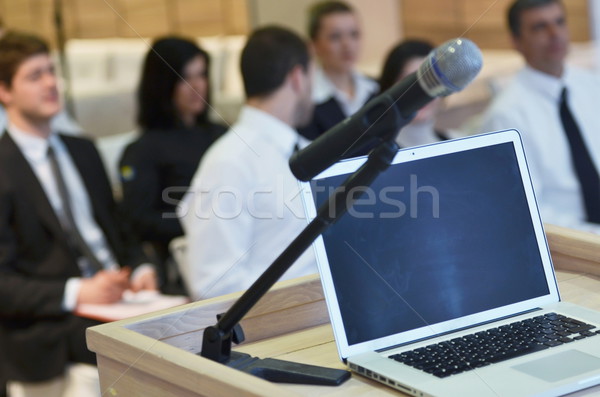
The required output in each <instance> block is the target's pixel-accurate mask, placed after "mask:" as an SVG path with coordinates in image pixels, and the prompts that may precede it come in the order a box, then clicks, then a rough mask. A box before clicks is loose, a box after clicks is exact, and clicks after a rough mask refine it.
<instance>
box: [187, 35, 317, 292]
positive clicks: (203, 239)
mask: <svg viewBox="0 0 600 397" xmlns="http://www.w3.org/2000/svg"><path fill="white" fill-rule="evenodd" d="M241 70H242V77H243V81H244V89H245V92H246V104H245V106H244V107H243V108H242V111H241V113H240V116H239V119H238V121H237V122H236V124H235V125H233V126H232V127H231V129H230V130H229V131H228V132H227V133H225V135H224V136H223V137H222V138H220V139H219V140H218V141H217V142H215V144H214V145H213V146H211V147H210V149H208V152H207V153H206V155H205V156H204V158H203V159H202V162H201V163H200V168H199V169H198V171H197V173H196V174H195V175H194V179H193V183H192V187H191V188H190V190H189V191H188V193H187V194H186V195H185V197H184V199H183V201H182V204H181V206H180V207H179V209H178V213H179V215H180V216H181V222H182V224H183V228H184V230H185V236H186V239H187V261H186V263H187V265H188V268H187V270H186V271H183V272H182V273H183V274H187V275H189V277H188V279H187V282H186V284H187V285H188V287H189V288H188V289H189V290H190V293H191V295H192V297H193V298H194V299H206V298H210V297H214V296H218V295H222V294H227V293H230V292H236V291H241V290H244V289H247V288H248V287H249V286H250V285H251V284H252V283H253V282H254V281H256V279H257V278H258V277H259V276H260V275H261V274H262V272H263V271H264V270H265V269H267V267H268V266H269V265H271V263H272V262H273V261H274V260H275V259H276V258H277V257H278V256H279V254H281V252H283V250H284V249H285V248H286V247H287V246H288V245H289V244H290V243H291V242H292V240H294V239H295V238H296V236H297V235H298V234H299V233H300V232H301V231H302V230H303V229H304V227H306V225H307V221H306V217H305V215H304V208H303V205H302V200H301V197H300V194H299V192H300V191H299V186H298V181H297V180H296V178H295V177H294V176H293V175H292V172H291V171H290V168H289V165H288V160H289V158H290V156H291V155H292V154H293V153H294V150H296V148H298V147H300V146H302V144H303V143H306V142H303V140H302V139H301V137H300V135H298V133H297V132H296V129H295V128H297V127H300V126H302V125H305V124H306V123H308V121H309V120H310V117H311V114H312V109H313V104H312V101H311V78H312V73H311V71H312V69H311V63H310V56H309V53H308V48H307V46H306V43H304V41H302V39H301V38H300V37H298V36H297V35H296V34H294V33H292V32H291V31H289V30H287V29H283V28H279V27H265V28H261V29H258V30H256V31H254V32H253V33H252V34H251V35H250V37H249V38H248V42H247V43H246V46H245V47H244V49H243V51H242V55H241ZM316 270H317V268H316V263H315V256H314V253H313V252H312V250H308V251H307V252H305V253H304V254H303V255H302V256H301V257H300V258H299V259H298V261H296V263H295V264H294V265H293V266H292V267H291V268H290V269H289V270H288V271H287V272H286V273H285V275H284V279H289V278H294V277H299V276H304V275H307V274H311V273H315V272H316Z"/></svg>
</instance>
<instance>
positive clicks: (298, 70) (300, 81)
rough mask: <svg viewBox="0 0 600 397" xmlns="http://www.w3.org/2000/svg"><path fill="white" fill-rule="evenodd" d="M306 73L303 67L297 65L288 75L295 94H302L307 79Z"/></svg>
mask: <svg viewBox="0 0 600 397" xmlns="http://www.w3.org/2000/svg"><path fill="white" fill-rule="evenodd" d="M305 75H306V71H305V70H304V68H303V67H302V65H296V66H294V67H293V68H292V70H290V73H289V74H288V78H289V79H290V84H291V86H292V88H293V89H294V92H297V93H299V92H302V89H303V85H304V84H305V83H304V80H305V79H306V76H305Z"/></svg>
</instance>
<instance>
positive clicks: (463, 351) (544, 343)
mask: <svg viewBox="0 0 600 397" xmlns="http://www.w3.org/2000/svg"><path fill="white" fill-rule="evenodd" d="M577 334H579V335H577ZM597 334H600V330H597V329H596V327H594V326H592V325H590V324H586V323H584V322H581V321H579V320H575V319H571V318H568V317H565V316H563V315H560V314H556V313H549V314H545V315H541V316H537V317H534V318H533V319H528V320H524V321H516V322H514V323H512V324H508V325H503V326H500V327H497V328H493V329H490V330H487V331H480V332H477V333H475V334H472V335H466V336H464V337H461V338H454V339H451V340H449V341H446V342H442V343H438V344H431V345H428V346H425V347H421V348H418V349H415V350H412V351H408V352H403V353H400V354H394V355H392V356H390V358H391V359H393V360H396V361H398V362H401V363H404V364H406V365H410V366H412V367H414V368H416V369H419V370H422V371H424V372H427V373H430V374H433V375H435V376H437V377H440V378H444V377H447V376H450V375H454V374H458V373H461V372H464V371H469V370H471V369H474V368H479V367H482V366H486V365H489V364H491V363H496V362H500V361H504V360H509V359H511V358H515V357H519V356H523V355H525V354H530V353H533V352H536V351H540V350H544V349H548V348H550V347H554V346H560V345H562V344H564V343H571V342H573V341H574V340H579V339H584V338H586V337H591V336H595V335H597ZM574 335H575V336H574Z"/></svg>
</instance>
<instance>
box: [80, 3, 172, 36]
mask: <svg viewBox="0 0 600 397" xmlns="http://www.w3.org/2000/svg"><path fill="white" fill-rule="evenodd" d="M88 1H89V0H88ZM120 1H121V9H122V10H123V19H121V20H119V22H118V33H119V36H120V37H140V36H141V37H155V36H161V35H164V34H167V33H168V32H170V31H172V27H171V25H172V22H171V20H170V18H169V15H170V13H169V10H168V8H169V4H168V2H167V0H120Z"/></svg>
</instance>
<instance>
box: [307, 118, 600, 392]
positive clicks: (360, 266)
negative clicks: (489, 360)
mask: <svg viewBox="0 0 600 397" xmlns="http://www.w3.org/2000/svg"><path fill="white" fill-rule="evenodd" d="M365 161H366V158H357V159H351V160H346V161H343V162H340V163H338V164H336V165H334V166H333V167H331V168H330V169H328V170H326V171H325V172H323V173H322V174H321V175H319V176H317V177H316V178H315V179H314V180H313V181H311V182H308V183H304V184H303V199H304V202H305V208H306V212H307V216H308V217H309V219H313V218H314V217H315V214H316V208H318V206H320V204H321V203H322V202H323V201H324V200H326V198H327V197H328V196H329V195H330V194H331V192H332V191H333V189H334V188H335V187H337V186H338V185H340V184H341V183H342V182H343V181H344V180H345V179H346V177H347V176H348V175H350V174H351V173H353V172H354V171H355V170H356V169H358V168H359V167H360V166H361V165H362V164H363V163H364V162H365ZM314 248H315V251H316V256H317V262H318V265H319V272H320V275H321V280H322V283H323V289H324V292H325V296H326V300H327V305H328V309H329V314H330V318H331V323H332V326H333V331H334V335H335V340H336V344H337V348H338V352H339V355H340V358H341V359H342V360H343V361H344V362H346V363H347V364H348V366H349V368H350V369H352V370H353V371H355V372H356V373H358V374H361V375H363V376H368V377H370V378H372V379H375V380H377V381H379V382H382V383H384V384H386V385H388V386H390V387H393V388H395V389H398V390H400V391H403V392H405V393H409V394H413V395H415V396H478V397H483V396H555V395H562V394H565V393H569V392H573V391H576V390H580V389H584V388H587V387H591V386H593V385H596V384H599V383H600V335H598V336H590V337H585V338H583V337H582V338H580V340H574V341H573V342H572V343H561V344H558V343H557V346H555V347H550V348H547V349H544V350H541V351H538V352H535V353H531V354H527V355H524V356H520V357H516V358H512V359H509V360H506V361H500V362H497V363H494V364H490V365H485V366H482V367H480V368H474V369H468V370H464V371H463V372H460V373H457V374H453V375H451V376H446V377H442V378H440V377H438V376H434V375H433V374H430V373H427V372H424V371H423V370H421V369H416V368H414V367H412V366H409V365H406V364H404V363H401V362H398V361H396V360H394V359H392V358H390V357H392V356H394V357H398V356H397V355H401V354H402V353H403V352H407V351H412V350H415V349H419V348H423V347H431V346H433V345H435V344H436V343H439V342H442V341H450V340H453V339H454V340H458V339H456V338H460V337H462V336H466V335H473V334H476V333H478V332H481V331H485V330H488V329H491V328H497V327H500V326H503V325H506V324H511V323H514V322H517V321H521V320H525V319H531V318H540V317H539V316H544V315H545V314H547V313H557V314H559V315H565V316H568V317H571V318H574V319H576V320H577V321H581V322H583V323H587V324H591V325H594V326H596V325H600V313H598V312H595V311H593V310H589V309H586V308H583V307H579V306H575V305H572V304H568V303H564V302H560V296H559V291H558V287H557V283H556V279H555V275H554V270H553V266H552V260H551V258H550V253H549V249H548V245H547V242H546V239H545V234H544V230H543V225H542V221H541V218H540V215H539V212H538V209H537V205H536V200H535V194H534V191H533V187H532V184H531V180H530V176H529V173H528V169H527V163H526V158H525V154H524V151H523V147H522V143H521V139H520V136H519V133H518V132H517V131H515V130H507V131H500V132H493V133H489V134H482V135H477V136H472V137H467V138H463V139H458V140H453V141H447V142H443V143H437V144H432V145H427V146H421V147H415V148H409V149H405V150H400V151H399V152H398V154H397V155H396V157H395V159H394V164H393V165H392V166H391V167H390V168H389V169H388V170H387V171H386V172H385V173H383V174H382V175H380V177H379V178H378V179H377V180H376V181H375V182H374V183H373V185H372V186H371V188H370V189H369V190H368V191H367V193H365V194H364V195H363V196H361V198H360V199H359V200H358V201H357V202H356V203H355V205H354V207H353V208H352V209H351V210H350V211H349V212H348V213H347V214H345V215H344V216H343V217H342V218H341V219H340V220H339V221H338V222H337V223H335V224H334V225H333V226H332V227H331V228H330V229H329V230H328V231H327V232H326V233H324V234H323V236H322V237H321V238H319V239H318V240H317V241H316V242H315V244H314ZM552 318H554V317H552ZM529 321H534V320H529ZM535 321H537V320H535ZM597 330H598V328H593V329H591V330H589V332H588V333H591V334H594V333H595V332H596V331H597ZM576 335H578V334H576ZM579 336H581V335H579ZM570 339H574V338H570ZM466 364H467V366H468V367H469V368H471V366H472V364H471V363H468V362H467V363H466ZM473 367H474V366H473Z"/></svg>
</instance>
